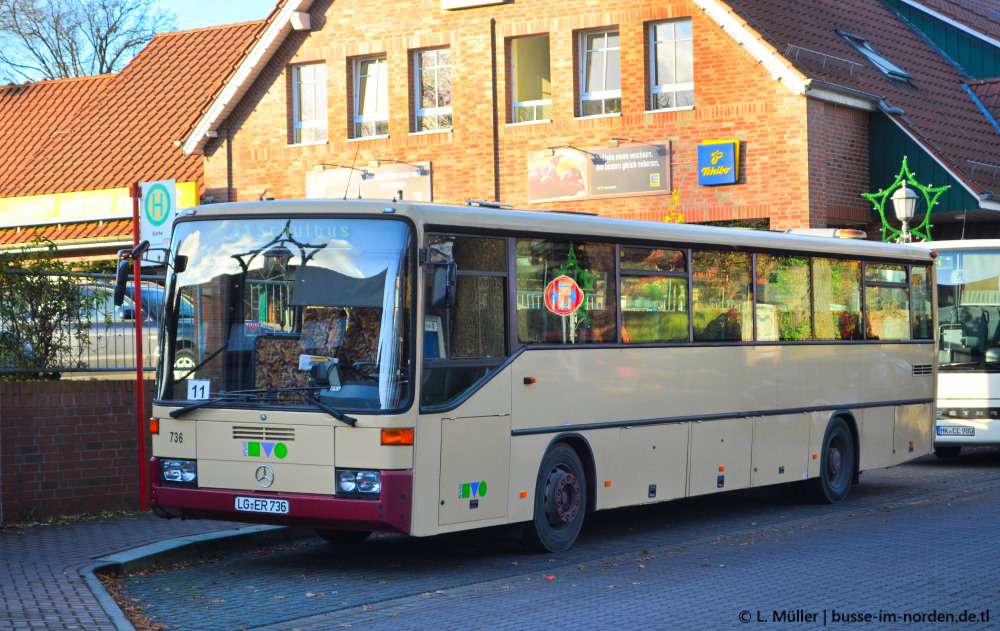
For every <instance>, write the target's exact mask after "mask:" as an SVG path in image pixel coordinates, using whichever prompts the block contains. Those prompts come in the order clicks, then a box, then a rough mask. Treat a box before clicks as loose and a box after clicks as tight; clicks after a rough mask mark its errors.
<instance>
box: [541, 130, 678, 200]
mask: <svg viewBox="0 0 1000 631" xmlns="http://www.w3.org/2000/svg"><path fill="white" fill-rule="evenodd" d="M667 164H668V156H667V147H666V145H653V144H650V145H647V144H635V145H629V146H627V147H587V148H580V149H578V148H575V147H559V148H555V149H552V150H549V151H529V152H528V201H529V202H555V201H571V200H584V199H595V198H601V197H625V196H630V195H666V194H667V193H669V192H670V182H669V180H668V178H667Z"/></svg>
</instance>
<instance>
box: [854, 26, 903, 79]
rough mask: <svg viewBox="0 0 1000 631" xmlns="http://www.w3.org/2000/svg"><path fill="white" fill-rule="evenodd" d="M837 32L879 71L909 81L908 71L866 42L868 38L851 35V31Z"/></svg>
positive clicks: (890, 76) (892, 77)
mask: <svg viewBox="0 0 1000 631" xmlns="http://www.w3.org/2000/svg"><path fill="white" fill-rule="evenodd" d="M837 34H838V35H840V36H841V37H843V38H844V39H846V40H847V43H848V44H850V45H851V46H853V47H854V50H856V51H858V52H859V53H861V54H862V55H864V57H865V59H867V60H868V61H869V62H870V63H871V64H872V65H873V66H875V68H877V69H878V71H879V72H881V73H882V74H884V75H885V76H887V77H889V78H890V79H895V80H896V81H905V82H909V81H910V79H911V78H912V77H911V76H910V73H909V72H907V71H905V70H903V69H902V68H900V67H899V66H897V65H896V64H894V63H892V62H891V61H889V60H888V59H886V58H885V57H884V56H883V55H882V53H880V52H878V51H877V50H875V49H874V48H873V47H872V45H871V44H869V43H868V40H866V39H865V38H863V37H861V36H860V35H852V34H851V33H845V32H844V31H837Z"/></svg>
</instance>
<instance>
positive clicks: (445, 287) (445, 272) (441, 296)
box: [431, 261, 458, 309]
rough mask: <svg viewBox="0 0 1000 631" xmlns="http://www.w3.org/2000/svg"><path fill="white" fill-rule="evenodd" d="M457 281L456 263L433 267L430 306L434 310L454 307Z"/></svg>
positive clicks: (450, 262)
mask: <svg viewBox="0 0 1000 631" xmlns="http://www.w3.org/2000/svg"><path fill="white" fill-rule="evenodd" d="M457 279H458V263H456V262H455V261H448V262H447V263H442V264H439V265H435V267H434V275H433V276H432V277H431V306H432V307H434V308H435V309H450V308H452V307H454V306H455V294H456V291H455V286H456V282H457Z"/></svg>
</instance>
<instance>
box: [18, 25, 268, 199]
mask: <svg viewBox="0 0 1000 631" xmlns="http://www.w3.org/2000/svg"><path fill="white" fill-rule="evenodd" d="M263 26H264V22H263V21H258V22H247V23H243V24H235V25H231V26H225V27H216V28H207V29H198V30H192V31H181V32H177V33H166V34H161V35H158V36H156V37H154V38H153V40H152V41H151V42H150V43H149V44H148V45H147V46H146V47H145V48H144V49H143V50H142V51H140V53H139V54H138V55H137V56H136V57H135V59H133V60H132V61H131V62H130V63H129V64H128V65H127V66H126V67H125V68H124V69H122V71H121V72H119V73H117V74H113V75H102V76H99V77H87V78H82V79H66V80H62V81H43V82H38V83H33V84H27V85H10V86H5V87H0V130H2V131H0V198H4V197H19V196H26V195H41V194H45V193H58V192H72V191H88V190H99V189H106V188H118V187H122V186H127V185H128V184H130V183H131V182H135V181H151V180H159V179H176V180H177V181H195V182H198V184H199V187H201V186H203V185H204V172H203V166H202V158H201V156H193V155H191V156H185V155H184V154H183V152H182V151H181V149H180V148H178V147H175V146H174V144H173V143H174V141H177V140H181V139H183V138H184V137H185V136H186V135H187V134H188V133H190V131H191V128H192V127H193V125H194V123H195V122H196V121H197V119H198V117H199V116H201V114H202V112H203V111H204V110H205V108H207V107H208V106H209V105H210V104H211V102H212V99H213V97H214V96H215V95H216V94H217V93H218V91H219V90H221V89H222V87H223V86H224V85H225V81H226V79H228V78H229V76H230V75H231V74H232V72H233V70H234V68H235V67H236V65H237V64H238V63H239V62H240V61H241V60H242V58H243V56H244V55H245V53H246V51H247V50H248V48H249V47H250V46H251V45H252V43H253V42H254V40H255V39H256V38H257V37H258V36H259V34H260V32H261V30H262V29H263Z"/></svg>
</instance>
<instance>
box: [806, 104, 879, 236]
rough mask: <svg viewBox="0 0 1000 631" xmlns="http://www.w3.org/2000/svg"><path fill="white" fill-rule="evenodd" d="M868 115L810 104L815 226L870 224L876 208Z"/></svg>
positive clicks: (810, 162)
mask: <svg viewBox="0 0 1000 631" xmlns="http://www.w3.org/2000/svg"><path fill="white" fill-rule="evenodd" d="M868 116H869V113H868V112H865V111H861V110H856V109H853V108H849V107H845V106H843V105H837V104H835V103H824V102H822V101H811V102H810V103H809V172H810V173H811V179H810V182H809V188H810V197H811V198H812V200H813V203H812V208H811V213H812V224H813V227H817V228H822V227H825V225H824V223H823V222H829V223H830V224H831V225H834V226H849V225H862V226H863V225H865V224H867V223H869V222H870V221H871V213H872V205H871V203H870V202H868V200H866V199H865V198H863V197H861V194H862V193H868V192H869V184H868V177H869V162H868V155H869V153H868Z"/></svg>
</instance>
